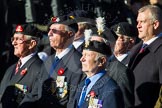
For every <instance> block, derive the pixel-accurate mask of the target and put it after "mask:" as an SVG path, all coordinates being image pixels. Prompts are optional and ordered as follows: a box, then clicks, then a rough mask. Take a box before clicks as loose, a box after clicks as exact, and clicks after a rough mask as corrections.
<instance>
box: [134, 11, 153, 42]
mask: <svg viewBox="0 0 162 108" xmlns="http://www.w3.org/2000/svg"><path fill="white" fill-rule="evenodd" d="M150 17H151V13H150V12H149V10H146V11H144V12H140V13H139V14H138V17H137V29H138V34H139V35H138V37H139V38H140V39H142V40H143V41H148V40H149V39H151V38H153V32H154V26H153V21H152V20H151V18H150Z"/></svg>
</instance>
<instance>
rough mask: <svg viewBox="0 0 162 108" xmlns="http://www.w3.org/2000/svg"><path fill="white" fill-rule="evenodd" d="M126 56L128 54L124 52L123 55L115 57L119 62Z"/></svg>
mask: <svg viewBox="0 0 162 108" xmlns="http://www.w3.org/2000/svg"><path fill="white" fill-rule="evenodd" d="M126 56H128V54H127V53H126V54H123V55H121V56H118V57H116V58H117V59H118V60H119V61H120V62H121V61H122V60H123V59H124V58H125V57H126Z"/></svg>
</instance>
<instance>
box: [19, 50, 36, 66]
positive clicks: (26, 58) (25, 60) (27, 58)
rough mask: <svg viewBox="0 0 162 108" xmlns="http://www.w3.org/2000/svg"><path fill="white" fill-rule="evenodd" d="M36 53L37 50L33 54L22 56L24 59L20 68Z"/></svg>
mask: <svg viewBox="0 0 162 108" xmlns="http://www.w3.org/2000/svg"><path fill="white" fill-rule="evenodd" d="M35 54H36V52H35V53H31V54H29V55H28V56H26V57H24V58H22V59H21V63H22V64H21V66H20V68H21V67H22V66H23V65H24V64H25V63H26V62H27V61H28V60H29V59H30V58H32V57H33V56H34V55H35Z"/></svg>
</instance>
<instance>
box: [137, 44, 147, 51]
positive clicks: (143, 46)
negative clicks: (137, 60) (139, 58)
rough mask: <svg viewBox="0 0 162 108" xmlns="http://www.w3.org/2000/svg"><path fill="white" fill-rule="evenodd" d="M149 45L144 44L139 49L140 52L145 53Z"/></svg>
mask: <svg viewBox="0 0 162 108" xmlns="http://www.w3.org/2000/svg"><path fill="white" fill-rule="evenodd" d="M147 46H148V45H147V44H143V45H142V47H141V49H140V51H139V53H143V52H144V51H145V49H146V47H147Z"/></svg>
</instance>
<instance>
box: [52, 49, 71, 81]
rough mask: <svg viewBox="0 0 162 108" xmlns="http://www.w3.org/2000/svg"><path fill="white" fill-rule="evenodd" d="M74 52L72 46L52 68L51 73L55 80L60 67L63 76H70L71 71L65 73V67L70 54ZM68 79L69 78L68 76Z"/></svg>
mask: <svg viewBox="0 0 162 108" xmlns="http://www.w3.org/2000/svg"><path fill="white" fill-rule="evenodd" d="M73 53H74V47H72V49H71V50H70V52H69V53H68V54H66V55H65V56H63V57H62V58H61V60H60V62H59V63H58V65H57V66H56V68H55V69H54V70H53V74H52V77H53V78H54V79H55V80H56V78H57V76H58V71H59V69H60V68H62V69H64V71H65V73H64V76H65V75H66V76H67V74H68V76H69V77H70V76H71V75H70V74H71V73H66V70H67V69H68V68H67V64H68V61H69V60H70V58H71V56H72V55H73ZM69 79H70V78H69Z"/></svg>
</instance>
